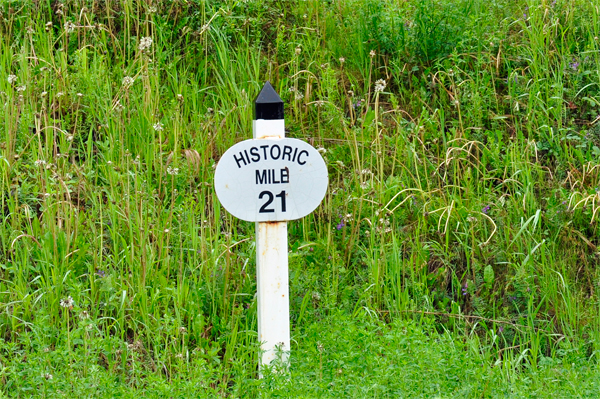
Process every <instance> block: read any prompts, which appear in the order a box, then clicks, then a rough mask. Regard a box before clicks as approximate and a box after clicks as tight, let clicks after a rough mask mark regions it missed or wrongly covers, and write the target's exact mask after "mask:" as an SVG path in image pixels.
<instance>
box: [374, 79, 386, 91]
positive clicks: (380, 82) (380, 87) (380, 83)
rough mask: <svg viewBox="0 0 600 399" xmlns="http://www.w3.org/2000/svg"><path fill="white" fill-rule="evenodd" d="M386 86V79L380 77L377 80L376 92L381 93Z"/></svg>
mask: <svg viewBox="0 0 600 399" xmlns="http://www.w3.org/2000/svg"><path fill="white" fill-rule="evenodd" d="M386 86H387V84H386V83H385V80H383V79H379V80H378V81H376V82H375V93H381V92H382V91H383V90H384V89H385V87H386Z"/></svg>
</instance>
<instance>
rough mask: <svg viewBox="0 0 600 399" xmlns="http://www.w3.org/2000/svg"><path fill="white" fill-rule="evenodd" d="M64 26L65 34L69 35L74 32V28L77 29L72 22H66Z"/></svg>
mask: <svg viewBox="0 0 600 399" xmlns="http://www.w3.org/2000/svg"><path fill="white" fill-rule="evenodd" d="M64 26H65V32H67V33H71V32H73V31H74V30H75V28H76V27H77V26H75V24H74V23H73V22H71V21H67V22H65V25H64Z"/></svg>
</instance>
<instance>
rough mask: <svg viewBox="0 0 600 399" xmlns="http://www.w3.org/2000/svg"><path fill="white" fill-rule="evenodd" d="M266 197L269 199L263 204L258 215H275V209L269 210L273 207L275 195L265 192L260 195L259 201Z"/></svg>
mask: <svg viewBox="0 0 600 399" xmlns="http://www.w3.org/2000/svg"><path fill="white" fill-rule="evenodd" d="M265 195H266V196H267V197H269V198H268V199H267V202H265V203H264V204H263V206H261V207H260V209H259V211H258V213H273V212H275V209H269V208H267V206H269V205H271V202H273V193H272V192H270V191H263V192H262V193H260V194H259V195H258V199H262V197H264V196H265Z"/></svg>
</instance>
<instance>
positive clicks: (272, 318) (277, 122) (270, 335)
mask: <svg viewBox="0 0 600 399" xmlns="http://www.w3.org/2000/svg"><path fill="white" fill-rule="evenodd" d="M255 117H256V119H255V120H254V121H253V123H252V130H253V136H254V138H255V139H266V138H270V139H273V138H279V139H282V138H284V137H285V121H284V119H283V101H282V100H281V98H280V97H279V95H277V93H276V92H275V90H274V89H273V87H272V86H271V84H270V83H269V82H267V83H266V84H265V86H264V87H263V89H262V91H261V92H260V94H259V95H258V97H257V99H256V102H255ZM256 283H257V291H258V340H259V341H260V342H261V351H262V356H261V359H260V367H261V368H262V367H263V366H264V365H269V364H270V363H271V362H272V361H273V360H275V358H276V356H277V353H280V354H281V358H280V361H281V364H282V365H284V366H286V365H287V362H288V354H289V350H290V300H289V296H290V293H289V272H288V240H287V222H256Z"/></svg>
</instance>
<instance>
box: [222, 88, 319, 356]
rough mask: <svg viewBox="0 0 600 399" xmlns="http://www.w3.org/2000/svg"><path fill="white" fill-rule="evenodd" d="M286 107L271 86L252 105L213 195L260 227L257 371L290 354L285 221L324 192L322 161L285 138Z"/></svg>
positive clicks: (311, 149)
mask: <svg viewBox="0 0 600 399" xmlns="http://www.w3.org/2000/svg"><path fill="white" fill-rule="evenodd" d="M283 110H284V108H283V101H282V100H281V98H280V97H279V95H278V94H277V93H276V92H275V90H274V89H273V87H272V86H271V84H270V83H269V82H266V83H265V85H264V87H263V88H262V90H261V92H260V93H259V95H258V97H257V98H256V101H255V120H254V121H253V123H252V130H253V137H254V139H252V140H246V141H242V142H240V143H238V144H236V145H234V146H233V147H231V148H229V149H228V150H227V151H226V152H225V154H223V156H222V157H221V159H220V160H219V163H218V165H217V168H216V170H215V191H216V193H217V197H218V198H219V201H220V202H221V204H222V205H223V207H224V208H225V209H227V211H229V213H231V214H232V215H233V216H235V217H237V218H239V219H242V220H247V221H251V222H256V280H257V291H258V295H257V296H258V339H259V341H260V342H261V350H262V356H261V359H260V366H261V367H262V366H263V365H268V364H270V363H271V361H273V360H275V359H276V357H277V353H280V354H281V358H280V360H281V362H282V364H287V361H288V353H289V351H290V306H289V276H288V243H287V221H289V220H295V219H300V218H302V217H304V216H306V215H308V214H309V213H311V212H312V211H314V210H315V208H316V207H317V206H319V204H320V203H321V201H322V199H323V197H324V196H325V192H326V191H327V184H328V175H327V166H326V165H325V161H323V158H322V157H321V155H320V154H319V153H318V151H317V150H316V149H315V148H314V147H312V146H311V145H309V144H308V143H306V142H304V141H301V140H297V139H289V138H285V122H284V115H283Z"/></svg>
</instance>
